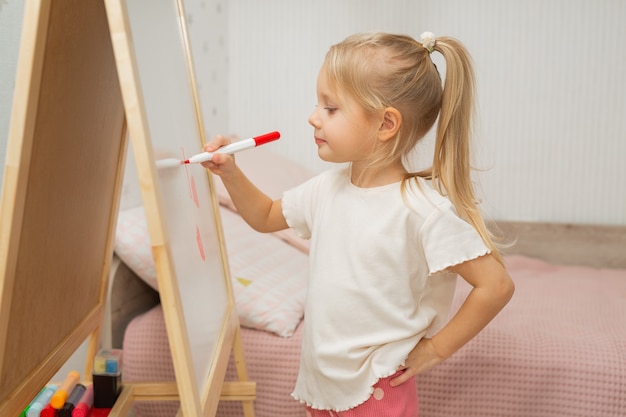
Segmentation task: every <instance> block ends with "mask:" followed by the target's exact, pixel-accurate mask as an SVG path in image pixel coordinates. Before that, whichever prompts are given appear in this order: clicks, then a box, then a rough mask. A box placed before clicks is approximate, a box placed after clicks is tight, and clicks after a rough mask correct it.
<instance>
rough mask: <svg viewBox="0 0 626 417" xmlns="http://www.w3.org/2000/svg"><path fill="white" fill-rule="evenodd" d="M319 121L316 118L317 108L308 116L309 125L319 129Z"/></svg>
mask: <svg viewBox="0 0 626 417" xmlns="http://www.w3.org/2000/svg"><path fill="white" fill-rule="evenodd" d="M319 123H320V119H319V117H318V116H317V107H315V110H313V113H311V115H310V116H309V124H310V125H311V126H313V127H319Z"/></svg>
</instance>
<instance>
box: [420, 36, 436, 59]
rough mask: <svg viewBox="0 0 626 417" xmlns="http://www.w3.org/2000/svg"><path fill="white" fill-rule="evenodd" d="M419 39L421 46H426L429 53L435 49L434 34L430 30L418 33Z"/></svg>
mask: <svg viewBox="0 0 626 417" xmlns="http://www.w3.org/2000/svg"><path fill="white" fill-rule="evenodd" d="M420 39H421V40H422V46H423V47H424V48H426V50H427V51H428V53H429V54H432V53H433V49H435V42H436V39H435V35H434V34H433V33H432V32H424V33H422V34H421V35H420Z"/></svg>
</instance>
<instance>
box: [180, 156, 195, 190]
mask: <svg viewBox="0 0 626 417" xmlns="http://www.w3.org/2000/svg"><path fill="white" fill-rule="evenodd" d="M180 153H181V155H182V158H181V159H182V160H183V161H185V160H187V158H186V157H185V149H183V147H182V146H181V147H180ZM183 167H184V168H185V176H186V177H187V187H189V198H191V199H192V200H193V191H192V190H191V183H190V182H189V167H188V166H187V164H183Z"/></svg>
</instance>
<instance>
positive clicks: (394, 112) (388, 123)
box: [378, 107, 402, 142]
mask: <svg viewBox="0 0 626 417" xmlns="http://www.w3.org/2000/svg"><path fill="white" fill-rule="evenodd" d="M401 124H402V114H400V112H399V111H398V109H396V108H395V107H387V108H386V109H385V110H384V111H383V120H382V122H381V124H380V127H379V128H378V140H381V141H383V142H385V141H388V140H389V139H391V138H393V137H395V136H396V133H398V130H400V125H401Z"/></svg>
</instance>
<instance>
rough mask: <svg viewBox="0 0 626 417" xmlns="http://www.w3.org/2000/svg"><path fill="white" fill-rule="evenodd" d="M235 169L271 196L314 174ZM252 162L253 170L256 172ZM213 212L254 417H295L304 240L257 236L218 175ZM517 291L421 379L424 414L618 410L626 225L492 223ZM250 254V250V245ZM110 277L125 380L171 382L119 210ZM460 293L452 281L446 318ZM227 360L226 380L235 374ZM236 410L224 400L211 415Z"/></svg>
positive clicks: (135, 224)
mask: <svg viewBox="0 0 626 417" xmlns="http://www.w3.org/2000/svg"><path fill="white" fill-rule="evenodd" d="M237 158H238V163H239V164H240V165H241V166H242V168H243V169H244V171H245V172H247V173H248V174H249V176H250V177H251V178H254V179H255V182H257V184H258V185H259V186H260V188H261V189H263V190H265V191H266V192H268V193H269V194H270V195H271V196H273V197H278V196H280V194H281V193H282V190H284V189H286V188H288V187H290V186H292V185H295V184H297V183H299V182H301V181H303V180H305V179H306V178H308V177H310V176H311V175H312V173H311V172H308V171H306V170H305V169H303V168H302V167H300V166H298V165H297V164H296V163H294V162H293V161H289V160H286V159H284V158H282V157H280V156H278V155H275V154H272V153H271V152H269V151H265V150H262V149H258V150H255V152H254V155H253V156H252V153H249V154H246V153H242V154H241V156H239V155H238V157H237ZM259 161H262V164H260V163H259ZM216 193H217V195H218V198H219V202H220V217H221V219H222V223H223V225H224V233H225V240H226V247H227V251H228V257H229V262H230V264H231V274H232V280H233V288H234V293H235V299H236V302H237V307H238V313H239V316H240V321H241V323H242V332H241V334H242V339H243V344H244V351H245V358H246V363H247V367H248V372H249V376H250V379H251V380H253V381H256V383H257V399H256V401H255V413H256V416H257V417H299V416H304V407H303V405H302V404H299V403H298V402H296V401H294V400H293V399H292V398H291V397H290V392H291V389H292V388H293V385H294V383H295V378H296V372H297V369H298V355H299V352H300V342H301V337H302V333H301V331H302V325H301V324H302V321H303V320H304V318H303V313H302V311H303V305H304V298H305V296H306V270H307V262H308V259H307V258H308V255H307V252H308V246H307V242H306V241H303V240H301V239H299V238H298V237H297V236H295V235H294V234H292V233H291V232H289V231H286V232H281V233H277V234H259V233H256V232H254V231H252V230H251V229H250V228H249V227H247V225H245V223H244V222H243V220H242V219H241V218H240V217H239V215H238V214H237V213H236V210H235V209H234V207H233V206H232V203H231V202H230V200H229V199H228V195H227V193H225V190H224V189H223V188H222V187H221V186H220V183H219V180H216ZM495 226H497V227H498V228H499V230H500V231H501V233H502V234H503V235H504V236H505V237H506V238H507V239H509V240H514V243H513V244H512V246H511V247H510V248H508V249H507V250H506V252H505V261H506V264H507V268H508V270H509V273H510V274H511V276H512V277H513V279H514V280H515V283H516V293H515V295H514V297H513V299H512V300H511V302H510V303H509V304H508V305H507V306H506V307H505V309H504V310H503V311H502V312H501V314H500V315H499V316H497V317H496V319H494V320H493V321H492V322H491V323H490V324H489V325H488V326H487V328H485V329H484V330H483V331H482V332H481V333H480V334H479V335H478V336H477V337H476V338H475V339H474V340H472V341H471V342H470V343H468V344H467V345H466V346H464V347H463V348H462V349H461V350H460V351H459V352H457V353H456V354H455V355H454V356H453V357H451V358H450V359H448V360H447V361H446V362H444V363H443V364H441V365H440V366H438V367H436V368H434V369H433V370H431V371H429V372H427V373H425V374H423V375H420V376H418V378H417V379H418V391H419V400H420V416H424V417H451V416H454V417H459V416H467V417H472V416H476V417H478V416H480V417H487V416H519V417H522V416H523V417H531V416H568V417H572V416H581V417H582V416H585V417H590V416H593V417H604V416H606V417H609V416H612V417H618V416H625V415H626V320H625V319H624V318H625V317H626V227H625V226H584V225H567V224H548V223H523V222H498V223H497V225H494V227H495ZM251 247H252V248H254V250H248V249H249V248H251ZM115 252H116V255H115V260H114V262H113V269H112V272H111V274H112V278H111V282H112V287H111V317H112V343H113V345H114V346H121V347H123V349H124V381H127V382H136V381H143V382H146V381H173V380H174V371H173V367H172V363H171V359H170V353H169V346H168V342H167V335H166V331H165V325H164V320H163V314H162V310H161V307H160V305H159V303H158V300H159V298H158V287H157V285H156V277H155V275H154V269H153V265H152V270H151V269H150V268H151V256H150V246H149V241H148V237H147V231H146V225H145V217H144V216H143V212H142V208H141V207H140V206H138V207H131V208H125V209H124V210H121V211H120V215H119V217H118V228H117V236H116V246H115ZM468 291H469V287H468V286H467V285H466V284H465V283H464V282H463V281H462V280H459V282H458V284H457V291H456V295H455V300H454V307H453V311H454V310H455V309H457V308H458V307H459V306H460V303H461V302H462V300H463V299H464V297H465V295H466V294H467V292H468ZM235 375H236V373H235V369H234V366H233V364H232V363H231V364H230V365H229V368H228V371H227V380H228V379H235ZM176 411H177V404H176V403H174V402H151V403H148V402H145V403H136V404H135V406H134V412H135V414H136V415H137V417H169V416H174V415H175V414H176ZM242 415H243V411H242V407H241V404H240V403H238V402H223V403H221V404H220V405H219V408H218V416H220V417H240V416H242Z"/></svg>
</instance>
